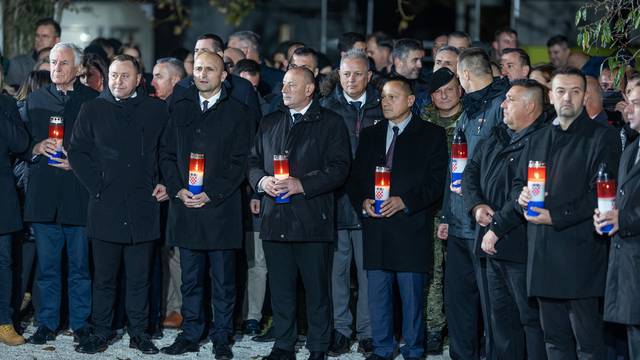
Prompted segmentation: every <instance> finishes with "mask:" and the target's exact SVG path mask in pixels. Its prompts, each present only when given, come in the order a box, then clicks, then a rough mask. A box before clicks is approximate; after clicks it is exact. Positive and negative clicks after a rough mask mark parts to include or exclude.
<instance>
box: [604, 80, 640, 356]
mask: <svg viewBox="0 0 640 360" xmlns="http://www.w3.org/2000/svg"><path fill="white" fill-rule="evenodd" d="M625 115H626V116H627V119H628V121H629V126H630V127H631V129H633V130H636V131H637V130H640V87H639V86H638V85H635V86H634V88H633V90H631V92H630V93H629V95H628V105H627V106H626V108H625ZM639 144H640V140H638V139H636V140H635V141H634V142H633V143H631V144H630V145H629V146H627V148H626V149H625V151H624V152H623V153H622V157H621V158H620V168H619V170H618V177H617V181H618V190H617V193H616V200H615V204H616V208H615V209H614V210H613V211H611V212H608V213H604V214H601V213H600V212H599V211H598V210H597V209H596V210H595V215H594V225H595V227H596V231H598V233H600V234H602V231H601V229H600V228H601V227H603V226H606V225H609V224H612V225H613V229H612V230H611V231H610V232H609V236H612V238H611V246H610V248H609V268H608V270H607V284H606V288H605V293H604V320H605V321H610V322H615V323H620V324H625V325H627V342H628V345H629V356H630V358H631V359H640V307H639V306H638V302H639V301H640V262H638V258H639V257H640V150H639V148H640V145H639Z"/></svg>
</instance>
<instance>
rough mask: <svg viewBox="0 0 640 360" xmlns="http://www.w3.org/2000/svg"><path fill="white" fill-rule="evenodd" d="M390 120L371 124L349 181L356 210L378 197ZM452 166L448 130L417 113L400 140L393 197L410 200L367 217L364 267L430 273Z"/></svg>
mask: <svg viewBox="0 0 640 360" xmlns="http://www.w3.org/2000/svg"><path fill="white" fill-rule="evenodd" d="M388 124H389V122H388V120H382V121H380V122H379V123H377V124H376V125H374V126H372V127H368V128H365V129H364V130H363V131H362V133H361V135H360V143H359V144H358V149H357V151H356V157H355V160H354V162H353V168H352V174H351V178H350V181H349V184H348V186H347V189H348V193H349V198H350V199H351V201H352V203H353V206H354V209H355V210H356V211H357V212H358V213H362V203H363V202H364V200H365V199H373V198H374V194H373V191H374V173H375V167H376V166H380V165H382V164H384V159H385V153H386V138H387V127H388ZM446 171H447V140H446V134H445V130H444V129H443V128H442V127H440V126H438V125H434V124H432V123H429V122H426V121H422V120H421V119H420V118H419V117H418V116H416V115H413V117H412V119H411V121H410V122H409V124H408V125H407V127H406V128H405V129H404V131H403V132H402V133H401V134H400V135H399V136H398V138H397V140H396V145H395V150H394V156H393V168H392V169H391V189H390V196H399V197H400V198H401V199H402V201H403V202H404V204H405V205H406V207H407V208H406V210H405V211H399V212H397V213H396V214H394V215H393V216H391V217H390V218H369V217H365V218H363V220H362V225H363V245H364V267H365V268H366V269H369V270H374V269H382V270H391V271H407V272H428V271H429V269H430V267H431V266H430V263H431V259H432V256H433V250H432V249H433V247H432V241H433V215H434V214H435V212H436V210H437V206H438V204H439V203H440V201H441V198H442V192H443V189H444V181H445V177H446Z"/></svg>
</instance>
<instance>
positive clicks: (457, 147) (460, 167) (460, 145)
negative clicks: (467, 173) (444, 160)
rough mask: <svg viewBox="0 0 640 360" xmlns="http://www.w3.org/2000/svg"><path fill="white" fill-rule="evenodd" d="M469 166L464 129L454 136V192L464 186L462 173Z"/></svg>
mask: <svg viewBox="0 0 640 360" xmlns="http://www.w3.org/2000/svg"><path fill="white" fill-rule="evenodd" d="M466 166H467V139H466V138H465V136H464V132H462V129H460V128H459V129H457V130H456V133H455V134H454V135H453V143H452V144H451V185H450V189H451V191H453V192H456V193H458V194H460V192H458V191H456V190H457V189H459V188H460V187H461V186H462V173H463V172H464V168H465V167H466Z"/></svg>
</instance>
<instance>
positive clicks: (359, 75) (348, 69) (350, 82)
mask: <svg viewBox="0 0 640 360" xmlns="http://www.w3.org/2000/svg"><path fill="white" fill-rule="evenodd" d="M339 74H340V86H342V90H343V91H344V92H345V93H346V94H347V95H349V97H351V98H352V99H357V98H359V97H360V96H362V94H363V93H364V92H365V90H366V89H367V84H369V81H370V80H371V75H372V73H371V71H369V64H368V62H365V61H364V60H363V59H344V60H342V62H341V63H340V72H339Z"/></svg>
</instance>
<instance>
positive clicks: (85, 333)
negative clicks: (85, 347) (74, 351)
mask: <svg viewBox="0 0 640 360" xmlns="http://www.w3.org/2000/svg"><path fill="white" fill-rule="evenodd" d="M89 335H91V328H89V327H88V326H83V327H81V328H80V329H78V330H75V331H74V332H73V342H74V343H78V344H79V343H81V342H83V341H84V340H85V339H86V338H87V337H89Z"/></svg>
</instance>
